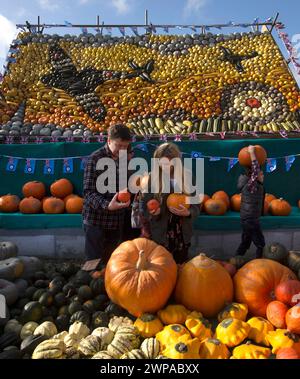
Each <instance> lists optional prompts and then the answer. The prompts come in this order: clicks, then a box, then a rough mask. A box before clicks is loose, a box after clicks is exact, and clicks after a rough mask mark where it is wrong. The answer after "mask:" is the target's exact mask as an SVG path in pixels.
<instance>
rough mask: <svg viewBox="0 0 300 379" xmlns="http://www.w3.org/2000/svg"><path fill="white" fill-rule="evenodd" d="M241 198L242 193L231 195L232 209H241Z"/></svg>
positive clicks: (236, 210)
mask: <svg viewBox="0 0 300 379" xmlns="http://www.w3.org/2000/svg"><path fill="white" fill-rule="evenodd" d="M241 200H242V195H241V194H240V193H236V194H235V195H233V196H231V199H230V207H231V209H232V210H233V211H235V212H239V211H240V210H241Z"/></svg>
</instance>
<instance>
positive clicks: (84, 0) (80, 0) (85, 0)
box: [79, 0, 90, 5]
mask: <svg viewBox="0 0 300 379" xmlns="http://www.w3.org/2000/svg"><path fill="white" fill-rule="evenodd" d="M89 1H90V0H79V4H80V5H84V4H87V3H88V2H89Z"/></svg>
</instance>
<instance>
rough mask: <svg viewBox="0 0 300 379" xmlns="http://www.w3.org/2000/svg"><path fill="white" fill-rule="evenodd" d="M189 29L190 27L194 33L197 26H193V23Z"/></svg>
mask: <svg viewBox="0 0 300 379" xmlns="http://www.w3.org/2000/svg"><path fill="white" fill-rule="evenodd" d="M190 29H191V30H192V31H193V32H195V33H196V31H197V28H196V26H194V25H192V26H190Z"/></svg>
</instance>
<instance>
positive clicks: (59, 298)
mask: <svg viewBox="0 0 300 379" xmlns="http://www.w3.org/2000/svg"><path fill="white" fill-rule="evenodd" d="M66 303H67V299H66V296H65V294H64V293H62V292H59V293H57V294H56V295H55V296H54V304H55V306H56V307H58V308H60V307H62V306H63V305H65V304H66Z"/></svg>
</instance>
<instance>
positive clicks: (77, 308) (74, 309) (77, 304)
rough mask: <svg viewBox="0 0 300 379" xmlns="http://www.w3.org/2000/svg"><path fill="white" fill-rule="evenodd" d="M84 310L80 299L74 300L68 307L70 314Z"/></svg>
mask: <svg viewBox="0 0 300 379" xmlns="http://www.w3.org/2000/svg"><path fill="white" fill-rule="evenodd" d="M81 310H82V304H81V303H80V302H79V301H72V302H71V304H70V305H69V307H68V312H69V314H70V315H73V314H74V313H76V312H78V311H81Z"/></svg>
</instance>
